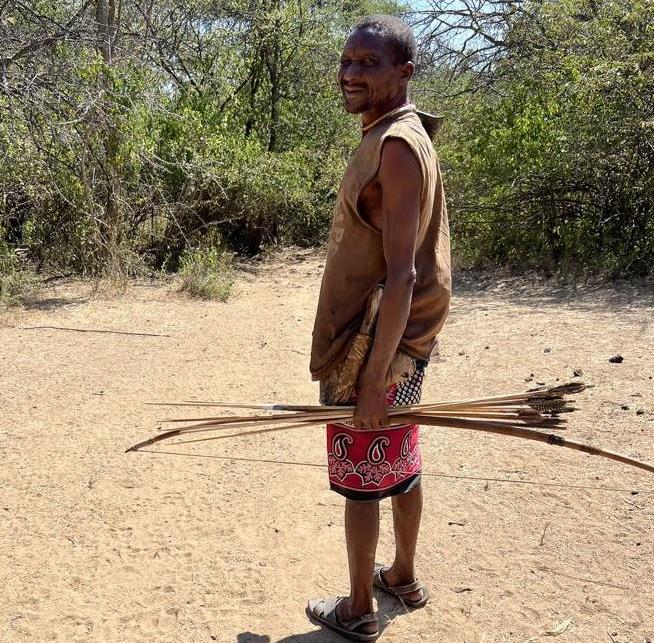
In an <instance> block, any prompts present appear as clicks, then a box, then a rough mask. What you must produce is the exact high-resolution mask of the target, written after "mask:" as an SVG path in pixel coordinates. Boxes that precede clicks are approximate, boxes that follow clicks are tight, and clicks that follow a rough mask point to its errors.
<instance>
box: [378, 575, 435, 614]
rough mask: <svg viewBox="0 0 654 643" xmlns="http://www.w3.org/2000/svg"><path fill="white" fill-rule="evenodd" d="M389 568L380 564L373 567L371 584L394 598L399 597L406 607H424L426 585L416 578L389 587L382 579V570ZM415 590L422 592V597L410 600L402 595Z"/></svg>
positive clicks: (426, 592) (427, 593) (425, 602)
mask: <svg viewBox="0 0 654 643" xmlns="http://www.w3.org/2000/svg"><path fill="white" fill-rule="evenodd" d="M389 569H390V567H381V566H380V567H378V568H377V569H375V573H374V575H373V577H372V584H373V585H374V586H375V587H378V588H379V589H381V590H382V591H384V592H386V593H387V594H390V595H391V596H395V598H399V599H400V600H401V601H402V603H403V604H404V605H406V606H407V607H411V608H412V609H418V608H419V607H424V606H425V605H426V604H427V601H428V600H429V590H428V589H427V586H426V585H423V584H422V583H421V582H420V581H418V580H416V581H414V582H413V583H409V584H408V585H396V586H395V587H391V586H390V585H389V584H388V583H387V582H386V581H385V580H384V572H387V571H388V570H389ZM417 591H421V592H422V598H419V599H418V600H417V601H412V600H409V599H408V598H405V597H404V596H405V595H406V594H411V593H412V592H417Z"/></svg>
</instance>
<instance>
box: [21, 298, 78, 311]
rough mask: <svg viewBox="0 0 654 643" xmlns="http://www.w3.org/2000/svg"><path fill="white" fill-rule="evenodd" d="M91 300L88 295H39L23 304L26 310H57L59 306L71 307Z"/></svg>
mask: <svg viewBox="0 0 654 643" xmlns="http://www.w3.org/2000/svg"><path fill="white" fill-rule="evenodd" d="M88 301H89V298H88V297H44V298H43V297H39V298H34V299H28V300H27V301H25V302H24V303H23V305H22V308H24V309H25V310H44V311H50V310H56V309H58V308H69V307H71V306H80V305H81V304H86V303H87V302H88Z"/></svg>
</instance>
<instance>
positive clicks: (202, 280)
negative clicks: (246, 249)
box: [179, 247, 234, 301]
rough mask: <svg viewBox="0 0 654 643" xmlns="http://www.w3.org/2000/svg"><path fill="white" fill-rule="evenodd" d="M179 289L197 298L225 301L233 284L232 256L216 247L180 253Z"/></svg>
mask: <svg viewBox="0 0 654 643" xmlns="http://www.w3.org/2000/svg"><path fill="white" fill-rule="evenodd" d="M179 274H180V276H181V278H182V283H181V286H180V290H181V291H183V292H186V293H188V294H189V295H190V296H191V297H197V298H198V299H217V300H218V301H227V299H228V298H229V295H230V294H231V292H232V287H233V286H234V268H233V264H232V256H231V255H230V254H229V253H227V252H225V251H224V250H221V249H220V248H217V247H212V248H209V249H196V250H193V251H191V252H187V253H186V254H184V255H182V258H181V262H180V270H179Z"/></svg>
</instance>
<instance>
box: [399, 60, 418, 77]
mask: <svg viewBox="0 0 654 643" xmlns="http://www.w3.org/2000/svg"><path fill="white" fill-rule="evenodd" d="M415 70H416V66H415V65H414V64H413V63H412V62H411V61H410V60H409V61H408V62H405V63H404V65H402V80H406V81H407V82H409V81H410V80H411V79H412V78H413V72H414V71H415Z"/></svg>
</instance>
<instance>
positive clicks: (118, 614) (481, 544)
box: [0, 254, 654, 643]
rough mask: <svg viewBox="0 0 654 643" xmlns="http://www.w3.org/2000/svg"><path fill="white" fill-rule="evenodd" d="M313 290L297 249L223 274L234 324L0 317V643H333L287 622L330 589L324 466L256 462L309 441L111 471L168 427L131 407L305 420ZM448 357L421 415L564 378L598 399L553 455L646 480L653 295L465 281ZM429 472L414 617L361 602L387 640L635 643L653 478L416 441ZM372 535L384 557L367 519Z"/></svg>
mask: <svg viewBox="0 0 654 643" xmlns="http://www.w3.org/2000/svg"><path fill="white" fill-rule="evenodd" d="M320 271H321V260H320V258H319V257H316V256H314V255H311V254H300V255H296V256H290V257H287V258H286V259H285V260H284V261H283V262H281V261H277V262H272V263H271V264H269V265H267V266H265V267H264V268H262V269H261V271H260V274H258V275H247V274H244V275H242V277H241V278H240V280H239V283H238V288H237V293H236V294H235V296H234V297H233V298H232V299H231V300H230V301H229V303H227V304H220V303H199V302H195V301H189V300H185V299H183V298H180V297H178V296H177V295H175V294H171V292H170V290H169V289H167V288H165V287H162V286H156V287H155V286H140V287H133V288H130V289H129V291H128V292H127V294H126V295H124V296H120V297H114V298H108V297H101V296H97V295H96V296H93V297H89V291H90V287H89V286H88V284H72V285H67V286H58V287H57V288H56V289H53V290H50V291H49V292H48V293H46V295H45V297H46V298H45V299H44V300H43V301H41V302H40V303H39V304H38V305H37V306H33V307H32V308H30V309H27V310H21V311H18V312H14V313H12V314H11V315H9V314H4V315H2V316H0V397H1V404H0V463H1V467H0V587H1V588H2V600H1V601H0V641H2V642H13V641H17V642H22V641H26V642H27V641H30V642H34V641H62V642H66V643H72V642H75V641H110V642H114V641H127V642H132V641H133V642H140V641H148V642H159V641H162V642H164V641H166V642H168V641H170V642H192V641H194V642H200V641H207V642H209V641H220V642H225V643H227V642H231V643H268V642H282V641H283V642H285V643H322V642H331V641H337V640H339V639H337V638H336V637H334V636H332V635H330V634H326V633H323V632H321V631H320V630H318V629H317V628H315V627H314V626H312V625H311V624H310V623H308V622H307V620H306V618H305V616H304V612H303V610H304V605H305V601H306V599H307V598H308V597H312V596H316V595H324V594H331V593H339V592H343V591H344V590H345V589H346V587H347V584H346V567H345V564H344V563H345V552H344V543H343V534H342V522H343V521H342V504H343V503H342V500H341V499H340V498H339V497H338V496H336V495H334V494H332V493H331V492H329V490H328V488H327V483H326V473H325V470H324V469H323V468H321V467H320V466H301V465H296V464H276V463H270V462H264V461H266V460H276V461H285V462H304V463H310V464H313V465H322V463H323V461H324V455H323V435H322V432H321V430H320V429H315V430H311V429H307V430H305V431H304V433H302V432H298V431H297V430H295V431H288V432H284V433H277V434H273V435H271V436H257V437H256V438H251V437H245V438H239V439H235V440H230V441H219V442H209V443H206V444H204V445H199V446H197V445H194V446H193V447H192V446H185V447H181V446H180V447H173V446H170V445H167V446H162V447H161V449H160V450H168V451H177V452H185V453H187V454H194V455H168V454H158V455H155V454H152V453H137V454H124V453H123V451H124V449H125V447H127V446H128V445H130V444H131V443H133V442H135V441H137V440H139V439H142V438H144V437H147V436H148V435H149V434H151V433H153V431H154V429H155V428H156V427H157V426H158V425H157V420H158V419H159V418H161V417H162V416H166V417H172V416H174V415H175V413H176V412H175V411H174V410H171V409H159V408H155V407H151V406H145V405H143V404H142V402H143V401H144V400H151V401H156V400H180V399H184V398H190V397H197V398H204V399H227V400H230V401H252V400H258V401H269V400H286V401H289V402H305V401H311V400H314V399H315V395H316V389H315V385H314V384H312V383H311V381H310V379H309V376H308V373H307V362H308V351H309V345H310V331H311V325H312V321H313V312H314V308H315V303H316V297H317V291H318V285H319V277H320ZM30 326H31V327H33V326H60V327H77V328H95V329H106V330H114V331H131V332H144V333H155V334H160V335H168V336H160V337H148V336H138V335H121V334H108V333H77V332H71V331H62V330H55V329H49V328H41V329H30V330H25V327H30ZM546 349H549V350H548V351H547V352H546ZM441 351H442V357H441V359H440V362H439V363H435V364H433V365H432V366H430V368H429V374H428V383H427V385H426V390H425V394H424V399H425V400H430V399H438V398H451V397H460V396H461V395H464V394H465V395H476V394H491V393H495V392H503V391H507V390H509V391H512V390H520V389H522V388H523V387H526V386H527V384H526V383H525V378H526V377H528V376H529V375H530V373H534V374H535V379H536V380H538V381H544V382H547V383H548V384H550V383H554V382H555V381H556V378H559V379H560V380H561V381H563V380H566V379H570V378H571V376H572V369H574V368H581V369H583V371H584V379H585V380H586V381H587V382H589V383H593V384H595V388H593V389H590V390H589V391H587V392H586V393H585V394H583V395H582V396H579V406H580V407H581V411H580V412H579V413H578V414H576V416H575V418H574V422H573V424H572V426H571V427H570V428H569V429H568V434H569V435H570V436H575V437H580V438H583V439H587V440H590V441H592V442H594V443H598V444H602V445H605V446H607V447H609V448H614V449H618V450H621V451H624V452H626V453H627V454H631V455H634V456H639V457H642V458H645V459H648V460H650V461H654V380H652V379H651V378H652V377H654V295H653V293H652V289H651V287H650V288H649V289H648V288H647V287H645V286H641V287H639V288H634V287H630V286H620V287H612V288H598V289H590V288H587V289H583V290H579V291H577V292H576V293H573V292H570V291H565V292H564V291H560V290H556V289H552V288H551V287H547V286H539V287H529V286H527V285H525V284H524V282H521V281H519V280H516V281H506V280H505V281H501V282H495V281H493V280H489V279H486V281H485V282H479V281H475V280H474V279H468V281H467V282H465V283H459V285H458V287H457V293H456V296H455V299H454V303H453V308H452V313H451V317H450V320H449V322H448V324H447V327H446V330H445V331H444V333H443V336H442V344H441ZM614 353H621V354H622V355H623V356H624V362H623V363H622V364H619V365H614V364H609V362H608V358H609V357H610V356H611V355H613V354H614ZM622 405H626V406H628V407H629V408H628V409H627V410H623V409H621V406H622ZM638 409H643V410H644V412H643V413H641V414H638ZM423 455H424V460H425V470H426V471H427V472H429V473H430V474H434V475H431V476H426V477H425V481H424V484H425V491H426V510H425V516H424V523H423V529H422V539H421V542H420V546H419V555H418V557H419V561H418V562H419V571H420V575H421V577H422V579H423V580H425V581H426V582H427V583H428V584H429V585H430V587H431V588H432V596H433V600H432V601H431V603H430V604H429V605H428V607H427V608H425V609H424V610H419V611H416V612H413V613H410V614H406V613H403V611H402V610H401V609H400V608H398V606H397V605H395V604H394V603H393V602H392V601H390V600H388V599H386V598H383V597H379V605H380V608H381V609H382V610H383V614H384V619H383V621H384V622H383V626H384V632H383V638H382V640H383V641H388V642H391V641H392V642H397V643H414V642H415V641H427V642H440V641H446V642H457V643H463V642H467V643H473V642H475V643H477V642H478V643H482V642H483V643H500V642H502V643H514V642H515V643H526V642H527V641H532V642H533V641H548V640H552V641H553V640H556V641H561V642H562V643H571V642H573V641H578V642H583V643H611V642H612V641H613V642H614V643H626V642H627V641H631V642H633V643H636V642H638V643H643V642H644V641H646V640H648V639H652V640H654V588H653V585H652V579H653V578H654V544H653V527H654V478H653V477H651V476H647V475H646V474H644V473H641V472H639V471H637V470H632V469H630V468H628V467H625V466H622V465H620V464H618V463H614V462H609V461H604V460H602V459H597V458H591V457H589V456H586V455H583V454H577V453H574V452H571V451H566V450H561V449H556V448H554V447H546V446H544V445H539V444H532V443H527V442H521V441H515V440H509V439H505V438H499V437H491V436H484V435H481V434H465V433H463V432H461V431H454V430H439V429H426V430H425V431H424V434H423ZM635 490H639V493H637V494H633V493H632V491H635ZM382 518H383V525H382V532H381V539H380V546H379V551H378V559H379V560H381V561H387V560H389V559H390V557H391V552H392V532H391V522H390V514H389V506H388V504H386V503H384V504H383V505H382ZM568 619H572V620H571V622H570V623H569V624H568V626H567V628H566V629H565V632H563V633H562V634H560V635H559V636H558V637H556V638H551V637H548V636H547V635H545V632H546V631H548V630H552V629H554V628H556V627H557V625H560V624H562V623H563V625H565V623H566V622H567V621H568ZM561 629H563V626H562V627H561Z"/></svg>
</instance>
